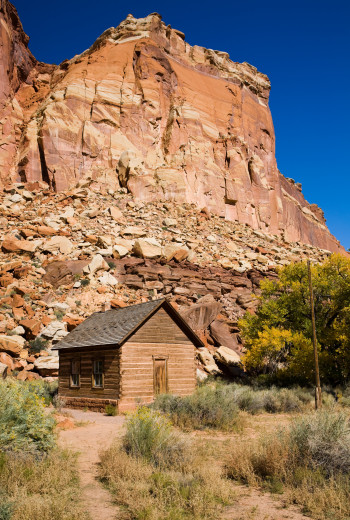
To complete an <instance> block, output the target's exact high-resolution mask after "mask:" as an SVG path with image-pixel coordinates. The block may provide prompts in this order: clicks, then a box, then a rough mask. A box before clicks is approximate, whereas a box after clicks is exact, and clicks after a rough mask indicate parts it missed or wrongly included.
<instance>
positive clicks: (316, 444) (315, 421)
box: [289, 410, 350, 474]
mask: <svg viewBox="0 0 350 520" xmlns="http://www.w3.org/2000/svg"><path fill="white" fill-rule="evenodd" d="M289 438H290V444H291V449H292V450H293V451H294V452H295V454H296V456H297V459H298V462H299V463H304V462H305V461H308V464H309V465H310V466H312V467H313V468H321V469H322V470H323V471H324V472H326V473H327V474H333V473H334V472H343V473H350V421H349V418H348V417H347V415H345V414H344V413H342V412H332V411H327V410H323V411H320V412H318V413H315V414H310V415H306V416H304V417H302V418H300V419H298V420H296V421H295V422H293V424H292V427H291V429H290V434H289Z"/></svg>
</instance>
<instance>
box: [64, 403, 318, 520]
mask: <svg viewBox="0 0 350 520" xmlns="http://www.w3.org/2000/svg"><path fill="white" fill-rule="evenodd" d="M65 412H66V413H67V415H68V416H69V417H70V418H71V419H72V420H73V421H74V422H75V423H77V424H78V426H77V427H75V428H73V429H67V430H62V431H60V433H59V444H60V445H61V446H62V447H64V448H69V449H72V450H73V451H75V452H78V453H79V454H80V455H79V459H78V467H79V473H80V481H81V488H82V495H83V501H84V504H85V507H86V510H87V511H88V512H89V514H90V516H91V519H98V520H118V518H119V512H120V510H119V508H118V506H117V505H116V504H115V503H113V498H112V496H111V495H110V493H109V492H108V491H107V490H106V489H105V488H104V487H103V485H102V484H101V483H100V482H99V480H98V463H99V452H100V451H101V450H103V449H106V448H108V447H109V446H110V444H111V442H112V441H113V440H114V439H115V438H116V437H118V436H120V435H121V434H122V431H123V423H124V417H123V416H117V417H107V416H105V415H103V414H100V413H94V412H82V411H78V410H65ZM270 417H271V416H267V417H259V419H258V421H257V422H259V423H260V424H259V428H261V427H264V426H265V427H266V429H267V430H269V429H270V428H271V427H273V426H275V425H274V424H273V423H274V422H276V420H275V421H273V420H271V418H270ZM279 422H280V421H279ZM79 423H80V426H79ZM264 429H265V428H264ZM245 433H246V434H248V437H255V434H256V425H255V428H252V431H249V427H248V428H247V430H246V431H245ZM192 435H193V436H194V437H196V438H197V439H198V437H201V438H202V440H203V441H208V440H211V441H212V442H214V443H215V444H216V449H217V454H220V451H221V450H220V449H218V448H219V445H220V444H221V443H222V441H227V440H229V439H230V437H231V440H232V438H236V437H237V436H238V435H239V434H231V435H229V434H220V433H217V434H212V433H211V434H210V433H206V432H194V433H192ZM215 441H216V442H215ZM220 441H221V442H220ZM224 446H225V443H224V444H223V446H222V448H223V449H225V448H224ZM236 491H237V498H238V500H237V502H235V504H234V505H232V506H229V507H228V508H227V509H226V512H225V514H224V516H223V517H222V520H310V518H309V517H306V516H304V515H303V514H302V513H301V512H300V510H299V509H298V508H297V507H293V506H288V507H285V506H284V504H283V501H282V499H279V498H278V497H276V496H271V495H270V494H268V493H263V492H261V491H259V490H258V489H254V488H248V487H246V486H240V485H236Z"/></svg>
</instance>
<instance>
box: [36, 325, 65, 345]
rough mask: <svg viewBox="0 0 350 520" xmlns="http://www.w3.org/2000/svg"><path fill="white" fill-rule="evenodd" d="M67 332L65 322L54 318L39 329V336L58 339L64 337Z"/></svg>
mask: <svg viewBox="0 0 350 520" xmlns="http://www.w3.org/2000/svg"><path fill="white" fill-rule="evenodd" d="M67 334H68V332H67V331H66V324H65V323H64V322H62V321H58V320H55V321H51V323H49V325H47V327H45V328H44V329H43V330H42V331H41V334H40V337H43V338H45V339H52V340H55V341H58V340H60V339H62V338H64V337H65V336H66V335H67Z"/></svg>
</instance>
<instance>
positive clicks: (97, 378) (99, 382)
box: [94, 374, 102, 387]
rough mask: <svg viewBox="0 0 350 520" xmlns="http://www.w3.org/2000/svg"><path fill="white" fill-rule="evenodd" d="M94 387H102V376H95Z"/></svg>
mask: <svg viewBox="0 0 350 520" xmlns="http://www.w3.org/2000/svg"><path fill="white" fill-rule="evenodd" d="M94 386H99V387H102V374H94Z"/></svg>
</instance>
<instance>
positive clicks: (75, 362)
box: [69, 358, 81, 389]
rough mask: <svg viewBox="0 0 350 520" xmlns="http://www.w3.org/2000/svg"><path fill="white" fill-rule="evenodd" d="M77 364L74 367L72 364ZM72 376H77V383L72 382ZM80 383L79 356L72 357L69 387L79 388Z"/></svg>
mask: <svg viewBox="0 0 350 520" xmlns="http://www.w3.org/2000/svg"><path fill="white" fill-rule="evenodd" d="M74 364H77V367H78V368H75V369H74V372H73V365H74ZM73 376H78V384H74V383H73ZM80 384H81V360H80V358H73V359H71V360H70V373H69V388H72V389H79V388H80Z"/></svg>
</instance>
